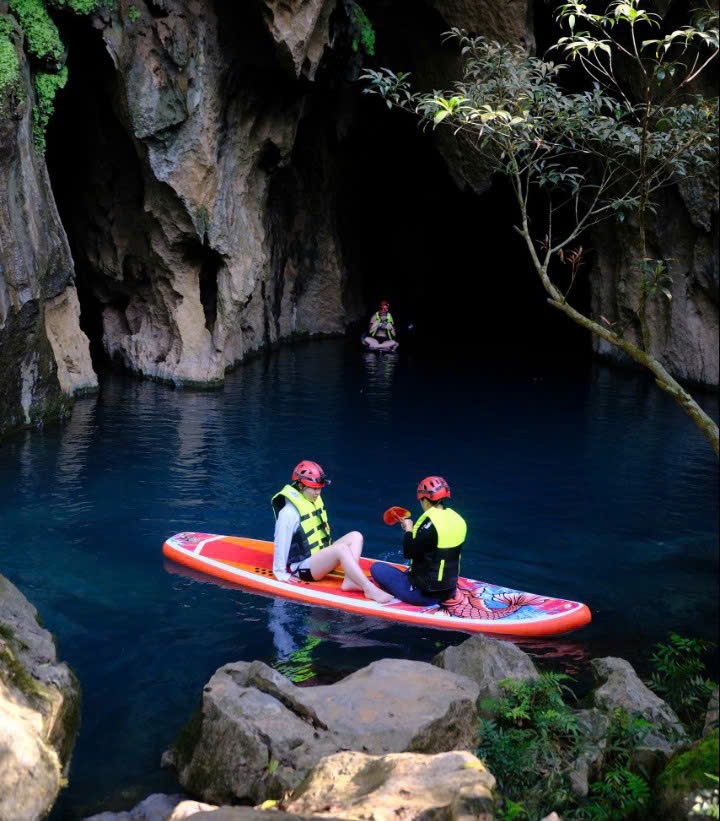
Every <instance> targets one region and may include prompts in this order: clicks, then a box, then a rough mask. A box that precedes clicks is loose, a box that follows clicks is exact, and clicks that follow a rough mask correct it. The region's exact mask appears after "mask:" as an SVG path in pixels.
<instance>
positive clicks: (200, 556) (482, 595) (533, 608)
mask: <svg viewBox="0 0 720 821" xmlns="http://www.w3.org/2000/svg"><path fill="white" fill-rule="evenodd" d="M163 553H164V555H165V556H166V557H167V558H168V559H171V560H172V561H175V562H178V563H180V564H182V565H184V566H185V567H190V568H192V569H193V570H197V571H200V572H201V573H204V574H207V575H208V576H214V577H215V578H218V579H224V580H226V581H230V582H234V583H235V584H239V585H241V586H243V587H246V588H249V589H251V590H256V591H258V592H263V593H269V594H271V595H275V596H281V597H283V598H286V599H294V600H296V601H301V602H305V603H306V604H317V605H320V606H322V607H332V608H335V609H336V610H346V611H349V612H351V613H361V614H362V615H365V616H376V617H377V618H381V619H387V620H389V621H395V622H401V623H404V624H419V625H424V626H426V627H439V628H443V629H445V630H460V631H464V632H469V633H498V634H502V635H506V636H552V635H556V634H558V633H567V632H568V631H570V630H576V629H577V628H578V627H582V626H583V625H585V624H588V623H589V622H590V619H591V614H590V610H589V608H588V607H587V606H586V605H584V604H582V603H581V602H576V601H568V600H567V599H556V598H553V597H552V596H539V595H537V594H534V593H524V592H522V591H520V590H512V589H510V588H509V587H501V586H499V585H496V584H489V583H488V582H481V581H477V580H475V579H466V578H464V577H461V578H460V579H459V581H458V587H457V593H456V595H455V597H454V598H453V599H449V600H448V601H445V602H442V604H439V605H434V606H432V607H418V606H416V605H412V604H406V603H405V602H401V601H396V600H395V601H393V602H391V603H390V604H378V603H377V602H374V601H371V600H370V599H366V598H365V597H364V596H363V594H362V593H360V592H358V591H354V590H341V588H340V586H341V584H342V582H343V576H342V574H341V573H331V574H330V575H329V576H326V577H325V578H324V579H323V580H322V581H319V582H301V581H298V580H292V581H288V582H281V581H278V580H277V579H276V578H275V576H273V573H272V559H273V543H272V542H266V541H260V540H258V539H245V538H242V537H238V536H218V535H215V534H212V533H177V534H176V535H175V536H171V537H170V538H169V539H168V540H167V541H166V542H165V544H164V545H163ZM376 561H379V560H378V559H365V558H362V559H360V565H361V566H362V568H363V570H364V571H365V572H366V573H368V575H369V570H370V567H371V565H372V564H373V563H374V562H376ZM383 564H388V562H383ZM390 564H393V563H390ZM393 566H394V567H399V568H404V565H400V564H394V565H393Z"/></svg>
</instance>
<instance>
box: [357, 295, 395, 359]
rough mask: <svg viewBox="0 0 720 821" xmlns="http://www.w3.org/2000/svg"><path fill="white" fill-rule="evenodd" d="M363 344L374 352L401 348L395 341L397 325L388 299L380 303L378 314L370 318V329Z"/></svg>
mask: <svg viewBox="0 0 720 821" xmlns="http://www.w3.org/2000/svg"><path fill="white" fill-rule="evenodd" d="M362 342H363V345H365V346H366V347H368V348H370V349H371V350H374V351H394V350H396V349H397V348H398V347H399V343H398V341H397V339H395V323H394V321H393V318H392V314H391V313H390V303H389V302H388V301H387V299H383V300H382V301H381V302H380V307H379V308H378V310H377V313H375V314H373V315H372V317H371V318H370V328H369V330H368V332H367V334H366V335H365V336H364V337H363V341H362Z"/></svg>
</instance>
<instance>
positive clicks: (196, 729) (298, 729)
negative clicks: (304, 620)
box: [163, 659, 478, 804]
mask: <svg viewBox="0 0 720 821" xmlns="http://www.w3.org/2000/svg"><path fill="white" fill-rule="evenodd" d="M477 697H478V686H477V684H475V682H473V681H471V680H470V679H468V678H466V677H464V676H457V675H455V674H453V673H449V672H446V671H444V670H441V669H439V668H438V667H434V666H433V665H430V664H425V663H422V662H413V661H404V660H397V659H384V660H381V661H377V662H374V663H373V664H371V665H369V666H368V667H365V668H363V669H362V670H359V671H357V672H356V673H354V674H353V675H351V676H348V677H347V678H346V679H343V680H342V681H339V682H337V683H336V684H332V685H328V686H321V687H306V688H300V687H295V686H294V685H293V684H292V683H291V682H290V681H288V679H286V678H285V677H284V676H282V675H281V674H280V673H278V672H277V671H276V670H273V669H271V668H270V667H268V666H266V665H265V664H262V663H261V662H257V661H256V662H252V663H246V662H239V663H236V664H228V665H225V666H224V667H221V668H220V669H219V670H218V671H217V672H216V673H215V675H214V676H213V677H212V678H211V679H210V681H209V682H208V684H207V685H206V687H205V688H204V691H203V699H202V707H201V711H200V713H199V715H198V716H196V718H195V719H194V721H193V722H191V724H190V725H189V726H188V728H186V730H185V732H184V733H183V734H182V736H181V738H180V739H179V740H178V743H177V744H176V746H175V748H174V749H173V750H172V751H169V752H168V753H166V754H165V755H164V756H163V763H164V764H166V765H170V766H173V767H174V768H175V769H176V771H177V773H178V777H179V780H180V783H181V784H182V786H183V787H184V788H185V789H186V790H188V792H190V793H191V794H193V795H195V796H198V797H199V798H201V799H202V800H204V801H208V802H210V803H213V804H231V803H237V802H252V803H253V804H259V803H260V802H262V801H263V800H265V799H267V798H280V797H281V796H282V795H283V794H285V793H286V792H287V791H289V790H292V789H294V788H295V787H296V786H297V785H298V784H299V783H300V782H301V781H302V779H303V778H305V776H306V775H307V774H308V773H309V772H310V770H311V769H312V768H313V767H314V766H315V765H316V764H317V763H318V762H319V761H320V759H321V758H323V757H325V756H327V755H332V754H334V753H337V752H339V751H341V750H355V751H358V752H364V753H368V754H370V755H385V754H387V753H399V752H421V753H439V752H447V751H450V750H456V749H460V750H463V749H464V750H468V749H475V747H476V743H477V724H478V722H477V710H476V706H475V704H476V701H477Z"/></svg>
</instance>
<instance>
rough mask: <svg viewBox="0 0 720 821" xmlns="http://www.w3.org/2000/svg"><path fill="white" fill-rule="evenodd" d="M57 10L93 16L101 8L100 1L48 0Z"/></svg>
mask: <svg viewBox="0 0 720 821" xmlns="http://www.w3.org/2000/svg"><path fill="white" fill-rule="evenodd" d="M48 2H49V4H50V5H51V6H52V7H53V8H56V9H66V8H67V9H70V11H72V12H74V13H75V14H92V13H93V12H94V11H97V9H98V8H99V7H100V0H48Z"/></svg>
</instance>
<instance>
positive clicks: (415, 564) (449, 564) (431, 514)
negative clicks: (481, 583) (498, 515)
mask: <svg viewBox="0 0 720 821" xmlns="http://www.w3.org/2000/svg"><path fill="white" fill-rule="evenodd" d="M427 519H430V521H431V522H432V523H433V525H435V530H436V531H437V537H438V544H437V548H436V549H435V550H433V551H432V552H431V553H429V554H427V555H425V556H422V557H417V558H414V559H413V560H412V562H411V564H410V573H411V575H412V577H413V578H414V579H415V581H416V582H417V585H418V587H419V588H420V589H421V590H424V591H427V592H429V593H432V592H434V591H436V590H451V589H452V590H454V588H455V586H456V585H457V578H458V576H459V575H460V553H461V552H462V547H463V544H464V543H465V537H466V536H467V524H466V523H465V519H463V517H462V516H461V515H460V514H459V513H456V512H455V511H454V510H451V509H450V508H449V507H445V508H443V509H442V510H441V509H440V508H437V507H430V508H428V509H427V510H426V511H425V512H424V513H423V514H422V516H420V517H419V518H418V520H417V522H415V527H413V538H415V537H416V536H417V533H418V530H419V529H420V528H421V527H422V525H423V524H424V523H425V521H426V520H427Z"/></svg>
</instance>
